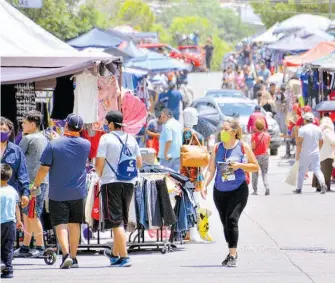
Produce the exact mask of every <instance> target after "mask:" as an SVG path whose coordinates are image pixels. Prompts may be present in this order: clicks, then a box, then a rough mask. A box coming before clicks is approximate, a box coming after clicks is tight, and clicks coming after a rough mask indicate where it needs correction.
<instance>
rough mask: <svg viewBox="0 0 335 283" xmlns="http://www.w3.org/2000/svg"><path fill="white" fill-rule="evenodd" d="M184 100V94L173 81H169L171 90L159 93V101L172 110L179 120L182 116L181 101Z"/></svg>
mask: <svg viewBox="0 0 335 283" xmlns="http://www.w3.org/2000/svg"><path fill="white" fill-rule="evenodd" d="M182 100H183V95H182V94H181V92H180V91H179V90H177V89H176V85H175V83H173V82H169V90H168V91H167V92H166V93H161V94H160V95H159V98H158V101H159V102H161V103H164V105H165V106H166V108H168V109H169V110H171V112H172V114H173V117H174V118H175V119H176V120H177V121H179V116H180V102H181V101H182Z"/></svg>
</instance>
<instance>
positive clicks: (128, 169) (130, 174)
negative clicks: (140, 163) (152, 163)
mask: <svg viewBox="0 0 335 283" xmlns="http://www.w3.org/2000/svg"><path fill="white" fill-rule="evenodd" d="M113 135H114V136H116V137H117V138H118V140H119V141H120V143H121V145H122V148H121V152H120V158H119V163H118V165H117V168H116V170H114V168H113V167H112V165H111V164H110V163H109V162H108V160H107V159H106V162H107V164H108V166H109V167H110V168H111V169H112V171H113V172H114V174H115V176H116V179H117V180H118V181H131V180H133V179H134V178H136V177H137V167H136V155H135V154H134V153H133V152H131V150H130V149H129V147H128V146H127V141H128V135H127V137H126V142H125V143H123V142H122V140H121V139H120V137H119V136H118V135H117V134H114V133H113Z"/></svg>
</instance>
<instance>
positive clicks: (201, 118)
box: [194, 107, 221, 139]
mask: <svg viewBox="0 0 335 283" xmlns="http://www.w3.org/2000/svg"><path fill="white" fill-rule="evenodd" d="M219 125H221V117H220V114H219V112H218V111H217V110H216V109H213V108H211V107H204V108H201V109H198V124H197V125H196V126H195V127H194V129H195V130H196V131H197V132H199V133H200V134H201V135H202V136H203V137H204V139H207V138H208V137H209V136H210V135H212V134H214V133H216V132H217V130H218V127H219Z"/></svg>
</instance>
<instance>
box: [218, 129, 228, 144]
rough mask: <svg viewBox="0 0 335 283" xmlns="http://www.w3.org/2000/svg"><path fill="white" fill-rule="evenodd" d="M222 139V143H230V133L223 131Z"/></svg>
mask: <svg viewBox="0 0 335 283" xmlns="http://www.w3.org/2000/svg"><path fill="white" fill-rule="evenodd" d="M220 137H221V141H222V142H224V143H226V142H229V140H230V133H229V132H226V131H222V132H221V135H220Z"/></svg>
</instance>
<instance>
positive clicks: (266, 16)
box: [251, 0, 335, 28]
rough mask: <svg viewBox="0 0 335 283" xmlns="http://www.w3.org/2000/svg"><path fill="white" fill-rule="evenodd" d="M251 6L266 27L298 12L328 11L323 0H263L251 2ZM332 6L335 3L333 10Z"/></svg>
mask: <svg viewBox="0 0 335 283" xmlns="http://www.w3.org/2000/svg"><path fill="white" fill-rule="evenodd" d="M251 6H252V7H253V9H254V11H255V13H256V14H258V15H259V16H260V17H261V19H262V21H263V23H264V24H265V26H266V27H267V28H269V27H271V26H273V25H274V24H275V23H276V22H281V21H283V20H285V19H287V18H290V17H292V16H294V15H295V14H298V13H307V14H317V15H322V16H328V12H329V4H328V3H326V2H324V1H323V2H322V3H321V2H320V1H319V0H301V1H300V2H299V3H298V1H295V0H290V1H288V3H273V2H271V1H270V0H265V1H264V2H263V3H259V2H251ZM334 8H335V3H334V4H333V11H334Z"/></svg>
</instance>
